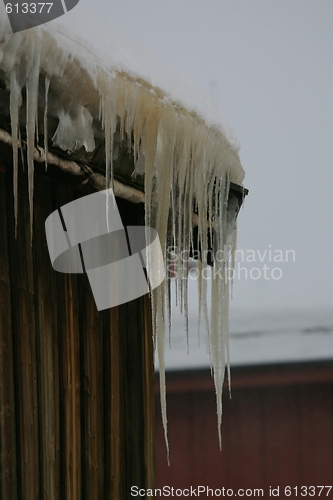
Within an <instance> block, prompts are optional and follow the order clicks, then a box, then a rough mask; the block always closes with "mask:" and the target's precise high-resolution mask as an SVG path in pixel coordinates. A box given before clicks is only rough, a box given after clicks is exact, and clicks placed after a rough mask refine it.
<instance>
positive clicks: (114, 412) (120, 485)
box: [108, 307, 126, 500]
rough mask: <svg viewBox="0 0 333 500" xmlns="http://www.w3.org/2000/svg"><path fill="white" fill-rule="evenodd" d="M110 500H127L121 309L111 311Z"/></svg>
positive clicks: (116, 308)
mask: <svg viewBox="0 0 333 500" xmlns="http://www.w3.org/2000/svg"><path fill="white" fill-rule="evenodd" d="M109 317H110V343H109V346H110V350H109V352H110V400H111V401H110V403H111V404H110V447H111V451H110V468H111V470H110V471H109V474H110V479H111V481H110V496H109V497H108V498H109V499H110V500H111V499H113V498H126V497H125V489H124V481H123V480H124V475H125V453H124V427H123V423H124V410H123V404H124V403H123V377H122V363H121V359H122V355H121V354H122V353H121V339H120V334H121V332H120V327H119V307H113V308H112V309H111V310H110V316H109Z"/></svg>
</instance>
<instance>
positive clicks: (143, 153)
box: [0, 23, 244, 450]
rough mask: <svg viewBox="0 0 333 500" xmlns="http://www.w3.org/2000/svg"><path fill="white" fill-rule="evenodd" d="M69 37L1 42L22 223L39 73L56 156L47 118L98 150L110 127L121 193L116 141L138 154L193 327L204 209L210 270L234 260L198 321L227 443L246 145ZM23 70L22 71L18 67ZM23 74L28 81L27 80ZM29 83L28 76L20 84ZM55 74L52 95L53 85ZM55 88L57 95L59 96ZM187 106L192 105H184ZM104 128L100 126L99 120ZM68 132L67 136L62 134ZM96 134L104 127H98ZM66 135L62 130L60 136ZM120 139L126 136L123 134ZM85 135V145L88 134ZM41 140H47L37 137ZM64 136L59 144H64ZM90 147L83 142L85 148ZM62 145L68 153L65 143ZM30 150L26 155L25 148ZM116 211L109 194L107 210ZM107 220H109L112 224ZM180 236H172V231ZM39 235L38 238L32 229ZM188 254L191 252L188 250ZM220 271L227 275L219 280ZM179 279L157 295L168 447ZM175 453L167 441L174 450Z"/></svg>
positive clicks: (32, 34) (153, 222)
mask: <svg viewBox="0 0 333 500" xmlns="http://www.w3.org/2000/svg"><path fill="white" fill-rule="evenodd" d="M64 33H65V32H63V31H62V30H60V31H57V29H55V28H54V29H53V28H52V23H50V24H49V25H45V26H43V27H41V28H40V29H39V28H36V29H31V30H26V31H25V32H22V33H16V34H15V35H14V36H11V35H10V34H8V36H7V34H6V36H5V37H4V39H3V40H0V69H1V70H2V71H4V72H5V73H6V74H7V76H9V77H10V90H11V95H10V113H11V126H12V136H13V164H14V181H13V182H14V197H15V202H14V203H15V219H16V220H17V176H18V137H19V135H20V131H19V123H18V116H19V107H20V104H21V90H22V88H23V86H24V84H26V89H27V103H26V104H27V123H26V131H27V146H28V149H27V157H28V185H29V205H30V217H31V219H30V226H31V229H32V221H33V190H34V165H33V149H34V140H35V136H36V133H37V134H38V130H37V107H38V82H39V75H40V74H43V75H46V76H45V109H44V149H45V153H46V155H47V151H48V136H47V115H48V113H50V114H53V115H54V116H59V117H60V118H61V119H60V122H59V131H58V136H62V138H64V139H65V140H64V142H63V141H60V142H61V145H62V146H63V147H65V144H66V140H67V142H68V141H69V139H70V140H71V144H72V143H73V144H74V147H79V146H80V145H84V146H85V147H86V149H91V148H92V147H93V139H94V136H93V129H92V122H93V120H95V121H97V120H99V124H100V125H101V127H102V129H104V138H105V164H106V186H107V187H109V186H110V184H111V187H113V177H114V175H113V174H114V173H113V162H114V149H115V144H114V141H115V137H117V140H118V137H119V136H120V146H122V147H123V145H124V143H125V144H126V143H127V145H128V150H129V154H130V155H132V154H133V157H134V175H135V173H136V172H137V171H140V173H143V171H144V175H145V180H144V182H145V224H146V226H148V227H150V226H152V227H154V228H155V229H156V230H157V232H158V235H159V239H160V242H161V245H162V248H163V249H164V255H165V257H166V256H167V253H166V246H167V245H168V244H169V242H171V245H172V246H173V247H174V250H173V251H174V252H175V255H176V256H177V257H178V262H177V264H176V265H177V268H176V272H177V274H178V280H177V282H176V285H175V293H176V301H177V304H179V307H180V309H181V311H182V312H183V314H184V316H185V326H186V331H188V282H187V273H188V269H187V267H188V266H187V261H186V259H185V262H184V259H182V254H181V252H188V251H189V250H190V247H191V243H193V232H192V216H193V204H194V201H195V204H196V207H197V209H198V217H197V219H198V243H199V247H200V248H201V253H202V258H203V265H202V266H201V265H200V266H199V271H202V269H203V268H204V266H206V265H207V252H208V250H209V248H210V247H211V246H213V251H214V252H216V251H217V250H221V251H224V253H225V259H224V261H222V262H217V261H215V262H214V266H213V270H212V278H211V295H212V297H211V311H210V317H209V312H208V304H207V293H208V287H207V280H206V279H201V278H200V279H199V280H198V294H199V321H198V330H200V321H201V318H203V319H204V324H205V328H206V332H207V350H208V352H209V356H210V362H211V371H212V374H213V377H214V383H215V389H216V402H217V416H218V418H217V420H218V429H219V440H220V444H221V428H220V427H221V419H222V385H223V380H224V374H225V371H226V370H227V372H228V378H229V386H230V367H229V364H230V359H229V358H230V356H229V346H228V301H229V282H228V279H227V277H226V275H225V272H226V271H227V266H228V263H229V255H231V266H233V264H234V258H233V257H232V252H234V249H235V244H236V239H235V232H233V234H232V236H231V235H229V234H228V229H227V226H228V221H227V217H226V214H227V196H228V189H229V182H230V181H232V182H235V183H238V184H241V183H242V181H243V177H244V172H243V169H242V167H241V164H240V160H239V156H238V149H237V146H236V145H235V143H234V142H231V141H230V139H229V137H230V134H229V132H227V131H226V130H224V129H222V128H221V127H220V126H219V125H216V126H212V125H211V124H209V123H207V122H206V121H205V120H204V119H203V118H202V117H201V116H199V114H198V113H197V112H196V111H194V107H196V104H194V107H193V108H186V107H184V104H183V102H180V101H179V102H178V101H177V102H176V101H175V100H174V99H173V98H172V97H171V94H167V93H165V92H164V91H163V90H161V89H160V88H157V87H152V85H151V83H149V81H151V80H149V79H144V78H143V77H142V75H141V76H140V75H136V74H135V73H134V71H133V72H132V71H128V72H127V71H125V70H124V69H123V68H119V67H112V68H110V67H109V66H105V67H103V65H102V64H101V63H100V60H99V59H98V57H97V56H96V59H95V58H94V56H93V55H92V53H91V50H90V48H89V50H87V51H86V50H82V47H85V42H82V43H81V41H78V40H76V39H75V37H72V35H71V36H69V37H67V38H66V36H65V34H64ZM19 69H20V74H19V73H18V70H19ZM22 75H23V77H22ZM19 77H20V78H19ZM51 78H52V89H50V80H51ZM21 80H22V81H21ZM51 90H52V91H51ZM185 102H186V99H185ZM96 125H97V128H98V124H96ZM60 129H61V130H60ZM94 130H95V129H94ZM60 131H61V133H60ZM118 133H119V134H118ZM83 136H84V140H83V139H82V137H83ZM37 139H38V138H37ZM55 140H56V139H55ZM80 141H81V142H80ZM61 145H60V147H61ZM21 153H22V151H21ZM106 210H108V197H107V207H106ZM107 220H108V218H107ZM168 232H171V234H168ZM31 234H32V232H31ZM183 256H184V254H183ZM219 273H220V276H219ZM170 294H171V287H170V283H167V284H165V285H163V286H160V287H159V288H158V289H157V290H154V291H152V292H151V307H152V323H153V325H152V326H153V342H154V346H156V348H157V350H158V357H159V363H160V384H161V410H162V420H163V426H164V435H165V440H166V444H167V417H166V396H165V369H164V342H165V333H166V328H168V329H169V330H170V322H171V321H170V308H171V306H170ZM167 450H168V444H167Z"/></svg>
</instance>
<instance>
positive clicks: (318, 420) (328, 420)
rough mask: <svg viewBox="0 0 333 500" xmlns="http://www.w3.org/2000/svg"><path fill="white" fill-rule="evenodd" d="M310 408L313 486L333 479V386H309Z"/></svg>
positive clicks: (324, 483) (327, 482)
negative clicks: (311, 418) (311, 417)
mask: <svg viewBox="0 0 333 500" xmlns="http://www.w3.org/2000/svg"><path fill="white" fill-rule="evenodd" d="M309 396H310V397H309V400H308V406H309V409H310V407H311V409H310V411H312V412H313V420H312V423H313V428H312V434H313V437H314V440H313V457H312V461H313V474H312V478H311V479H312V483H311V484H312V486H313V485H318V484H322V485H326V484H330V483H329V481H331V480H332V478H333V384H322V385H317V384H316V385H313V386H309Z"/></svg>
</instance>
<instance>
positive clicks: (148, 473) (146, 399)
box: [141, 295, 155, 489]
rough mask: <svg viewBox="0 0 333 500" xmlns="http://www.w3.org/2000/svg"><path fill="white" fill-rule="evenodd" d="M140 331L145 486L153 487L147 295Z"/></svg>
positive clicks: (150, 337)
mask: <svg viewBox="0 0 333 500" xmlns="http://www.w3.org/2000/svg"><path fill="white" fill-rule="evenodd" d="M141 332H142V338H143V342H142V359H143V411H144V416H143V426H144V428H143V432H144V459H145V485H146V488H151V489H153V488H154V487H155V394H154V380H155V377H154V347H153V335H152V311H151V303H150V298H149V295H145V296H144V297H142V300H141Z"/></svg>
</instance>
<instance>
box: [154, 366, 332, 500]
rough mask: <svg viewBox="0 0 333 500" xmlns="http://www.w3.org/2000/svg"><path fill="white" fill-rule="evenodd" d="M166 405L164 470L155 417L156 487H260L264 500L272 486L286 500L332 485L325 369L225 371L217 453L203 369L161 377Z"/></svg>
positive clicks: (209, 386)
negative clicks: (228, 375) (287, 490)
mask: <svg viewBox="0 0 333 500" xmlns="http://www.w3.org/2000/svg"><path fill="white" fill-rule="evenodd" d="M167 399H168V427H169V445H170V461H171V466H170V467H168V466H167V463H166V453H165V446H164V437H163V430H162V425H161V422H160V416H159V414H158V413H157V414H156V421H157V424H156V425H157V434H156V454H157V464H156V483H157V487H163V485H168V486H171V487H172V486H173V487H174V488H188V487H190V486H193V487H197V486H199V485H204V486H209V487H210V488H214V489H216V488H222V487H223V486H224V487H225V488H231V489H233V490H234V492H237V489H239V488H244V489H247V488H252V489H254V488H263V489H264V491H265V496H264V498H269V487H270V486H272V487H274V488H276V487H277V486H280V488H281V493H280V497H281V498H287V497H285V496H284V494H283V492H282V490H283V489H284V487H285V486H291V487H295V486H298V487H301V486H303V485H304V486H319V485H332V480H333V363H332V362H331V363H313V364H296V365H281V366H276V367H274V366H266V367H265V366H263V367H248V368H235V369H233V370H232V399H229V398H228V391H227V388H225V393H224V407H223V422H222V451H220V450H219V446H218V437H217V428H216V403H215V395H214V386H213V381H212V379H211V377H210V374H209V370H205V371H203V370H199V371H196V372H195V371H193V372H179V373H169V374H167ZM332 490H333V488H332ZM250 493H251V492H250ZM293 493H295V491H294V490H293ZM304 493H305V490H304V491H303V496H305V495H304ZM309 493H311V494H312V496H314V495H313V491H311V490H309ZM317 493H318V491H317ZM326 494H327V490H325V492H322V495H326ZM322 495H321V496H322ZM332 495H333V491H331V492H330V497H331V496H332ZM225 496H227V494H225ZM244 496H245V495H244ZM253 496H254V494H253ZM257 496H258V495H257ZM298 496H301V490H300V489H299V490H298ZM308 496H310V495H309V494H308ZM201 497H202V498H206V497H205V496H204V495H201ZM292 497H293V498H294V497H295V495H294V494H293V495H292ZM315 498H317V496H315Z"/></svg>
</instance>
